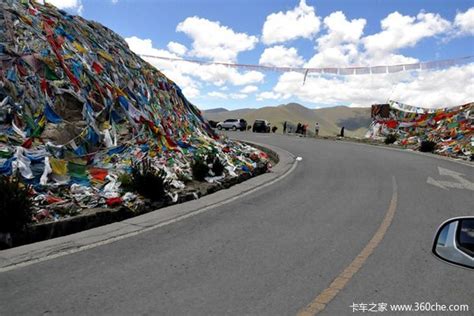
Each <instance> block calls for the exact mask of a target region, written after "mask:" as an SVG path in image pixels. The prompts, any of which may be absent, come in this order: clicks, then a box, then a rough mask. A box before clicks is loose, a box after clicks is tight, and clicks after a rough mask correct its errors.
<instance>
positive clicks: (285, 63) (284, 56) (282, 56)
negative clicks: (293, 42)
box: [258, 45, 304, 67]
mask: <svg viewBox="0 0 474 316" xmlns="http://www.w3.org/2000/svg"><path fill="white" fill-rule="evenodd" d="M258 63H259V64H261V65H266V66H277V67H298V66H301V65H303V63H304V60H303V58H302V57H301V56H299V55H298V51H297V50H296V48H294V47H290V48H286V47H284V46H281V45H277V46H273V47H270V48H265V50H264V51H263V53H262V55H261V56H260V60H259V62H258Z"/></svg>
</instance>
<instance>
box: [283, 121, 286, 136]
mask: <svg viewBox="0 0 474 316" xmlns="http://www.w3.org/2000/svg"><path fill="white" fill-rule="evenodd" d="M285 133H286V121H285V122H284V123H283V134H285Z"/></svg>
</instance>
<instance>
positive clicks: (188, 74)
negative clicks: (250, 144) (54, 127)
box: [125, 36, 265, 98]
mask: <svg viewBox="0 0 474 316" xmlns="http://www.w3.org/2000/svg"><path fill="white" fill-rule="evenodd" d="M125 41H126V42H127V43H128V45H129V47H130V49H131V50H132V51H133V52H135V53H137V54H141V55H151V56H161V57H169V58H179V56H178V55H176V54H173V53H172V52H170V51H168V50H163V49H157V48H154V47H153V43H152V41H151V40H150V39H141V38H138V37H136V36H132V37H129V38H126V39H125ZM142 58H143V59H144V60H146V61H147V62H149V63H150V64H152V65H153V66H155V67H156V68H157V69H159V70H160V71H162V72H163V73H164V74H165V75H166V76H167V77H168V78H170V79H171V80H173V81H175V82H176V83H177V84H178V85H179V86H180V87H181V88H182V89H183V93H184V94H185V95H186V96H187V97H189V98H197V97H199V96H200V88H201V86H202V81H204V82H207V83H211V84H213V85H215V86H219V87H223V86H224V85H225V84H231V85H234V86H244V85H250V84H256V83H260V82H263V79H264V77H265V76H264V74H263V73H261V72H258V71H254V70H252V71H245V72H240V71H238V70H237V69H235V68H230V67H226V66H223V65H199V64H196V63H191V62H185V61H179V62H177V61H167V60H162V59H157V58H149V57H142ZM237 98H238V96H237Z"/></svg>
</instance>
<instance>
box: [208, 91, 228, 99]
mask: <svg viewBox="0 0 474 316" xmlns="http://www.w3.org/2000/svg"><path fill="white" fill-rule="evenodd" d="M207 95H208V96H210V97H213V98H218V99H227V98H228V97H229V95H228V94H225V93H222V92H218V91H212V92H209V93H208V94H207Z"/></svg>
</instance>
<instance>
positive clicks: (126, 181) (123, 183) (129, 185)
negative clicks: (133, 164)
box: [118, 173, 134, 191]
mask: <svg viewBox="0 0 474 316" xmlns="http://www.w3.org/2000/svg"><path fill="white" fill-rule="evenodd" d="M118 180H119V182H120V187H121V188H122V189H123V190H124V191H133V190H134V188H133V178H132V176H131V175H130V174H128V173H121V174H120V175H119V176H118Z"/></svg>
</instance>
